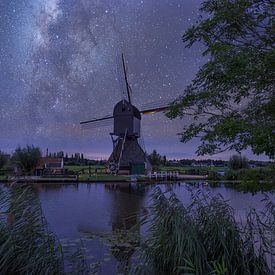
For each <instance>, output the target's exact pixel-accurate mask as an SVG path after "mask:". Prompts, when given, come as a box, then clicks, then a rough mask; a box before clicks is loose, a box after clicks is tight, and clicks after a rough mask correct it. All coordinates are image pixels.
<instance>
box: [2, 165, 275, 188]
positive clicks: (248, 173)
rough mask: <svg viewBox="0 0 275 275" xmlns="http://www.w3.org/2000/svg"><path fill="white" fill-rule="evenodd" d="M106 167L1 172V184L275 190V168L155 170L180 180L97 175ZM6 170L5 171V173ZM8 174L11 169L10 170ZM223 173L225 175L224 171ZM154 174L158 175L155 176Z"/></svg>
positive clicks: (71, 167) (175, 168) (164, 168)
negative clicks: (15, 174) (180, 184)
mask: <svg viewBox="0 0 275 275" xmlns="http://www.w3.org/2000/svg"><path fill="white" fill-rule="evenodd" d="M103 167H104V166H99V165H97V166H94V167H93V166H66V167H65V168H66V170H67V171H68V172H69V174H68V175H51V176H45V177H43V176H42V177H30V176H22V177H17V178H15V177H13V176H12V175H9V174H8V173H5V172H4V173H3V172H2V173H1V170H0V182H2V183H7V184H13V183H20V184H22V183H23V184H24V183H28V184H78V183H107V184H108V183H110V184H111V183H113V184H119V183H131V182H132V183H133V182H134V183H135V182H136V183H141V184H154V183H165V182H167V183H175V182H180V181H183V182H187V183H188V182H197V183H200V182H201V183H203V185H209V186H213V187H215V186H216V185H220V184H224V185H226V186H227V187H232V188H236V189H237V190H239V191H244V192H252V193H255V192H258V191H272V190H275V168H274V167H273V166H270V167H261V168H246V169H239V170H232V169H230V168H228V167H198V168H192V167H180V166H179V167H169V166H159V167H157V168H156V169H155V171H158V172H156V173H158V174H159V175H161V173H164V174H165V171H166V172H168V173H169V172H171V175H175V174H172V173H177V175H178V176H177V177H175V176H171V177H170V178H169V177H168V178H167V177H163V178H161V177H157V178H155V177H154V176H152V177H149V176H140V175H136V176H135V175H134V176H128V175H109V174H105V173H103V172H101V173H98V174H97V172H96V171H97V169H99V170H100V171H102V169H103ZM2 171H5V170H2ZM6 171H7V170H6ZM221 171H222V172H223V175H221V173H220V172H221ZM152 175H154V173H153V174H152Z"/></svg>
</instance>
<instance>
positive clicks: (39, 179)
mask: <svg viewBox="0 0 275 275" xmlns="http://www.w3.org/2000/svg"><path fill="white" fill-rule="evenodd" d="M175 180H207V176H199V175H177V176H176V175H175V176H170V177H165V176H159V177H152V176H151V177H149V176H112V175H98V176H86V175H84V176H81V175H80V176H75V177H36V176H30V177H19V178H13V177H10V178H9V177H6V178H2V179H0V181H1V182H3V183H14V182H17V183H49V184H50V183H80V182H89V183H97V182H154V181H155V182H159V181H175Z"/></svg>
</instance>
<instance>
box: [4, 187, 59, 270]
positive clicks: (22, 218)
mask: <svg viewBox="0 0 275 275" xmlns="http://www.w3.org/2000/svg"><path fill="white" fill-rule="evenodd" d="M0 270H1V272H0V273H1V274H62V273H63V270H64V266H63V254H62V247H61V245H60V244H59V243H58V241H57V239H56V238H55V236H54V235H53V234H52V233H51V232H50V231H49V230H48V226H47V223H46V221H45V218H44V216H43V215H42V211H41V206H40V203H39V199H38V198H37V196H36V194H35V193H34V192H32V191H31V190H30V189H29V188H12V189H0Z"/></svg>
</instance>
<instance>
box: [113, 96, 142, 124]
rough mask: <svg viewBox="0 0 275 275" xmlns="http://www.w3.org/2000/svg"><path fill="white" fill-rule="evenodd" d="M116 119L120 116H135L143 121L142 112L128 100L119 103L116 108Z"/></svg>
mask: <svg viewBox="0 0 275 275" xmlns="http://www.w3.org/2000/svg"><path fill="white" fill-rule="evenodd" d="M113 115H114V117H115V116H119V115H133V116H134V117H136V118H138V119H141V115H140V111H139V110H138V108H136V107H135V106H134V105H132V104H131V103H129V102H128V101H127V100H125V99H124V100H121V101H119V102H118V103H117V104H116V106H115V108H114V113H113Z"/></svg>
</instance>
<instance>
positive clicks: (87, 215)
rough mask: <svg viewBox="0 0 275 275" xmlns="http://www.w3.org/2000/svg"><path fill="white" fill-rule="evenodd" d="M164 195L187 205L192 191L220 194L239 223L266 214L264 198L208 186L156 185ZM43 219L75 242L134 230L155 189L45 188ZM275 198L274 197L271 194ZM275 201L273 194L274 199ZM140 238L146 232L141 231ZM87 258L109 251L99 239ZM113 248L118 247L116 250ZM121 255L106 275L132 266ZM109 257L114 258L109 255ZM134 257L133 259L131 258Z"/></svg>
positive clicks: (100, 256) (91, 244)
mask: <svg viewBox="0 0 275 275" xmlns="http://www.w3.org/2000/svg"><path fill="white" fill-rule="evenodd" d="M157 186H159V187H160V188H161V189H162V190H163V191H167V190H169V189H171V188H172V190H173V191H174V192H175V193H176V195H177V197H178V198H179V200H181V201H182V202H183V204H184V205H187V204H189V202H190V199H191V196H190V192H189V191H188V190H187V189H192V190H193V191H194V192H196V191H197V190H203V191H205V192H209V193H210V194H213V195H215V194H217V193H220V194H222V196H223V197H224V199H226V200H229V204H230V205H231V206H232V207H233V208H234V209H235V216H236V217H237V219H242V217H245V216H246V213H247V212H248V210H249V207H253V208H256V209H258V210H260V209H263V205H264V204H263V202H262V201H261V200H262V199H263V197H264V196H263V194H261V193H257V194H256V195H255V196H252V195H251V194H249V193H246V194H244V193H241V192H238V191H237V190H234V189H230V188H226V187H224V186H222V185H221V186H220V187H216V188H212V187H211V186H206V185H205V184H203V183H200V184H199V183H197V184H195V185H189V184H185V183H177V184H169V185H163V184H160V185H157ZM36 190H37V192H38V194H39V198H40V201H41V203H42V209H43V212H44V215H45V217H46V219H47V221H48V223H49V225H50V229H51V230H52V231H53V232H54V233H55V234H56V235H57V236H58V238H59V239H69V240H75V239H79V238H81V237H83V235H84V234H83V233H87V232H88V233H90V234H93V235H102V234H110V233H112V232H115V231H117V230H122V231H123V230H126V229H130V228H132V227H133V226H136V225H137V224H139V223H138V221H139V217H140V216H139V213H140V212H143V210H144V209H145V207H147V206H148V205H149V204H150V202H149V200H150V195H151V194H152V193H153V190H154V187H153V186H148V185H147V186H144V185H129V183H126V184H119V185H118V184H115V185H114V184H110V185H104V184H85V183H81V184H76V185H47V186H46V185H45V186H41V185H40V186H38V188H37V189H36ZM271 198H272V195H271ZM273 201H274V195H273ZM135 230H136V232H137V233H138V234H139V233H140V231H142V233H143V230H144V228H140V227H139V226H136V228H135ZM85 248H87V249H88V250H87V254H89V255H92V256H93V257H94V258H93V260H92V261H101V262H102V261H104V259H105V258H106V255H107V253H109V252H110V251H109V247H107V246H106V245H104V244H102V243H101V242H99V241H98V240H93V241H89V242H86V243H85ZM113 248H114V247H113ZM113 251H117V252H118V253H114V254H113V256H114V257H113V258H112V259H111V260H109V261H106V262H105V264H103V266H102V267H101V270H100V273H101V274H117V273H118V270H121V269H123V267H125V266H127V265H128V264H129V261H130V260H131V257H132V256H133V253H134V251H127V253H126V252H125V247H123V245H120V246H119V247H118V249H117V250H113ZM107 257H109V256H107ZM132 258H133V257H132Z"/></svg>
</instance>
